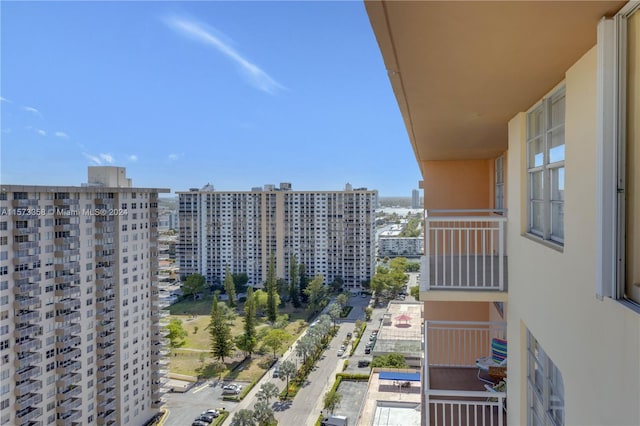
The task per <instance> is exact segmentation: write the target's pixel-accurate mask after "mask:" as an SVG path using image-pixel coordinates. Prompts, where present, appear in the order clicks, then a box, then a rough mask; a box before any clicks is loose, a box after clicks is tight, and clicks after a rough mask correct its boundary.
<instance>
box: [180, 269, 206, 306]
mask: <svg viewBox="0 0 640 426" xmlns="http://www.w3.org/2000/svg"><path fill="white" fill-rule="evenodd" d="M205 283H206V280H205V279H204V277H203V276H202V275H200V274H191V275H189V276H188V277H187V279H186V280H185V281H184V282H183V283H182V287H181V289H182V294H184V295H185V296H193V300H195V299H196V295H197V294H198V293H202V291H203V290H204V285H205Z"/></svg>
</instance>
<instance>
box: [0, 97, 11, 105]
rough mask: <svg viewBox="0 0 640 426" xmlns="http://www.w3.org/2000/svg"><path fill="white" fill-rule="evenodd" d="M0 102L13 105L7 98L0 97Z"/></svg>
mask: <svg viewBox="0 0 640 426" xmlns="http://www.w3.org/2000/svg"><path fill="white" fill-rule="evenodd" d="M0 102H8V103H10V104H12V103H13V102H12V101H10V100H9V99H7V98H3V97H2V96H0Z"/></svg>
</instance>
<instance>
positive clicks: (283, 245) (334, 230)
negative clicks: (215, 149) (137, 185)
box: [177, 183, 377, 291]
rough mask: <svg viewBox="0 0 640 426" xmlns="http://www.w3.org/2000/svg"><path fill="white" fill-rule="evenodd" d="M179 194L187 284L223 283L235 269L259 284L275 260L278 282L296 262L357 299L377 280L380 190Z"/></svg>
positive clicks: (287, 187)
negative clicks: (192, 278)
mask: <svg viewBox="0 0 640 426" xmlns="http://www.w3.org/2000/svg"><path fill="white" fill-rule="evenodd" d="M178 194H179V197H180V204H179V223H180V237H179V238H180V239H179V244H178V246H177V257H178V261H179V265H180V274H181V275H182V276H186V275H189V274H192V273H199V274H202V275H204V276H205V277H206V279H207V282H209V283H214V282H222V280H224V274H225V271H226V268H227V267H228V268H229V270H230V271H231V272H232V273H246V274H247V275H248V276H249V284H253V285H255V284H260V283H262V282H263V281H264V280H265V279H266V276H267V268H268V264H269V257H270V256H271V254H273V255H274V256H275V260H276V272H277V276H278V277H279V278H284V279H286V280H288V270H289V263H290V257H291V256H292V255H294V256H296V259H297V260H296V261H297V262H298V263H299V264H300V263H302V264H304V265H305V267H306V273H307V275H308V276H309V277H311V278H313V277H314V276H316V275H319V274H321V275H323V276H324V278H325V282H326V283H329V282H332V281H333V280H334V279H335V278H338V277H339V278H342V280H343V282H344V287H345V289H350V290H353V291H356V290H357V289H359V288H360V287H361V283H362V282H363V281H365V280H368V279H370V278H371V276H372V274H373V272H374V267H375V232H374V230H375V206H376V204H377V191H375V190H367V189H366V188H356V189H354V188H352V187H351V186H350V185H347V186H346V187H345V189H344V190H343V191H293V190H292V189H291V184H288V183H283V184H280V186H279V187H277V188H276V187H275V186H274V185H265V186H264V188H260V187H258V188H253V189H252V190H251V191H244V192H241V191H237V192H236V191H233V192H231V191H215V190H214V188H213V186H211V185H207V186H205V187H204V188H202V189H201V190H197V189H193V190H190V191H187V192H179V193H178Z"/></svg>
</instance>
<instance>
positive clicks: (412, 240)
mask: <svg viewBox="0 0 640 426" xmlns="http://www.w3.org/2000/svg"><path fill="white" fill-rule="evenodd" d="M423 242H424V240H423V238H421V237H380V238H378V255H379V256H380V257H385V256H394V257H395V256H402V257H419V256H422V254H423V250H422V245H423Z"/></svg>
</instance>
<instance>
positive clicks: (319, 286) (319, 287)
mask: <svg viewBox="0 0 640 426" xmlns="http://www.w3.org/2000/svg"><path fill="white" fill-rule="evenodd" d="M323 282H324V277H323V276H322V275H316V277H315V278H314V279H313V280H311V282H310V283H309V285H308V286H307V288H305V289H304V292H305V294H306V295H307V299H308V300H309V304H308V308H309V311H311V312H318V311H320V310H321V309H322V308H324V306H325V305H326V302H327V289H326V287H325V286H324V284H323Z"/></svg>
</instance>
